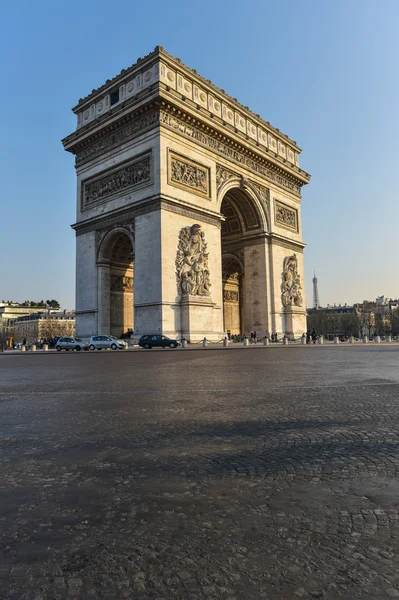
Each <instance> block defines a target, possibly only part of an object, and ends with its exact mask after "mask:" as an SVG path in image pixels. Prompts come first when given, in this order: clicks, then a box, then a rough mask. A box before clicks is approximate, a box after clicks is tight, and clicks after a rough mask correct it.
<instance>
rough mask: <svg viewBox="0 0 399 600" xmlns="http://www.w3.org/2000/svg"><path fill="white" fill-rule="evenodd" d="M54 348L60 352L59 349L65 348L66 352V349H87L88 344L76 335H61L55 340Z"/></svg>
mask: <svg viewBox="0 0 399 600" xmlns="http://www.w3.org/2000/svg"><path fill="white" fill-rule="evenodd" d="M55 348H56V350H58V352H61V350H66V351H67V352H68V350H77V351H80V350H88V349H89V344H88V343H87V342H84V341H83V340H81V339H80V338H78V337H61V338H59V339H58V340H57V344H56V346H55Z"/></svg>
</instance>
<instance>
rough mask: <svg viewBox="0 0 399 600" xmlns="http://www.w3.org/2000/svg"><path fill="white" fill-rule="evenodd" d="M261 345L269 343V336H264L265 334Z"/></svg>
mask: <svg viewBox="0 0 399 600" xmlns="http://www.w3.org/2000/svg"><path fill="white" fill-rule="evenodd" d="M263 345H264V346H268V345H269V338H268V337H266V336H265V337H264V338H263Z"/></svg>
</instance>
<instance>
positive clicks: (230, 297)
mask: <svg viewBox="0 0 399 600" xmlns="http://www.w3.org/2000/svg"><path fill="white" fill-rule="evenodd" d="M73 111H74V113H75V114H76V116H77V129H76V131H75V132H74V133H72V134H71V135H69V136H68V137H66V138H65V139H64V140H63V144H64V148H65V150H67V151H68V152H72V153H73V154H75V156H76V172H77V180H78V186H77V190H78V191H77V219H76V223H75V225H73V228H74V229H75V232H76V327H77V333H78V334H79V335H81V336H89V335H91V334H93V333H104V334H109V333H110V334H114V335H120V334H121V333H122V332H126V331H128V330H129V329H130V330H134V333H135V336H136V335H137V336H140V335H142V334H144V333H163V334H165V335H169V336H173V337H175V336H177V337H185V338H186V339H188V340H191V341H195V340H198V339H201V338H203V337H204V336H206V337H207V338H208V339H210V340H212V339H213V340H217V339H220V338H221V337H222V336H223V335H225V334H226V333H227V332H230V333H231V334H249V332H250V331H256V333H257V336H258V337H260V336H261V335H264V334H265V333H266V332H268V333H273V332H276V333H278V334H282V333H286V334H287V335H289V336H297V335H299V334H302V333H303V332H304V331H305V330H306V316H305V315H306V312H305V297H304V285H303V276H304V273H303V248H304V244H303V243H302V226H301V214H300V203H301V187H302V185H304V184H306V183H308V182H309V180H310V176H309V175H308V174H307V173H306V172H304V171H303V170H301V169H300V167H299V161H298V157H299V153H300V149H299V148H298V146H297V145H296V143H295V142H293V141H292V140H290V139H289V138H288V137H287V136H285V135H284V134H282V133H281V132H280V131H279V130H278V129H275V128H273V127H272V126H271V125H270V124H269V123H268V122H265V121H263V120H262V119H261V118H260V117H259V116H258V115H255V114H254V113H252V112H251V111H250V110H249V109H248V108H246V107H244V106H242V105H241V104H239V103H238V102H237V101H236V100H235V99H232V98H230V97H229V96H227V95H226V94H225V92H224V91H222V90H219V89H218V88H216V87H215V86H214V85H213V84H212V83H211V82H210V81H208V80H206V79H203V78H202V77H201V76H200V75H198V73H197V72H196V71H193V70H191V69H189V68H188V67H186V66H185V65H184V64H183V63H182V62H181V61H180V60H179V59H176V58H174V57H172V56H171V55H170V54H168V53H167V52H165V51H164V50H163V49H162V48H160V47H157V48H155V50H154V51H153V52H151V53H150V54H149V55H148V56H146V57H145V58H142V59H139V60H138V61H137V62H136V63H135V64H134V65H132V66H131V67H129V68H128V69H125V70H123V71H121V73H120V74H119V75H117V76H116V77H114V79H111V80H107V81H106V83H105V84H104V85H103V86H101V87H100V88H98V89H97V90H93V91H92V92H91V93H90V94H89V95H88V96H86V98H83V99H81V100H80V101H79V103H78V104H77V105H76V106H75V108H74V109H73Z"/></svg>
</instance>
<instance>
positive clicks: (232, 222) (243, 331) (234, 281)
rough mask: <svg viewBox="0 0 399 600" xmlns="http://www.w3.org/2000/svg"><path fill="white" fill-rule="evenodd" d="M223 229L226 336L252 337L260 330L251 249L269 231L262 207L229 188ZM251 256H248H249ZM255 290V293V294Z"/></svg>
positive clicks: (245, 193)
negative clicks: (250, 263) (265, 224)
mask: <svg viewBox="0 0 399 600" xmlns="http://www.w3.org/2000/svg"><path fill="white" fill-rule="evenodd" d="M220 212H221V214H222V215H223V217H224V220H223V221H222V227H221V248H222V277H223V324H224V325H223V326H224V332H225V334H227V335H229V336H234V335H249V333H250V332H251V331H256V327H257V323H259V324H260V320H259V319H257V317H256V309H255V310H254V306H256V304H255V303H256V302H257V299H256V298H255V296H256V289H255V288H256V285H255V286H254V278H256V277H258V276H259V275H258V274H257V273H256V271H255V270H250V272H246V271H248V266H249V262H248V260H249V259H248V257H250V256H251V247H252V246H254V245H256V243H258V242H257V239H258V238H259V236H263V234H264V232H265V228H264V223H263V221H262V217H261V213H260V210H259V207H258V206H257V204H256V202H255V201H254V199H253V198H252V197H251V195H250V194H249V193H248V191H247V190H245V189H243V188H242V187H239V188H238V187H235V188H231V189H229V190H228V191H227V192H226V193H225V195H224V196H223V200H222V203H221V207H220ZM246 255H247V257H246ZM254 291H255V294H254Z"/></svg>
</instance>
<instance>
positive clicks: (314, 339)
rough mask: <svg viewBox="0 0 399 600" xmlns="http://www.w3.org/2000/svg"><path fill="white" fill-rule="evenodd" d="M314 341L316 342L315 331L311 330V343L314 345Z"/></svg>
mask: <svg viewBox="0 0 399 600" xmlns="http://www.w3.org/2000/svg"><path fill="white" fill-rule="evenodd" d="M316 340H317V335H316V332H315V330H314V329H313V331H312V341H313V343H314V344H315V343H316Z"/></svg>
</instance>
